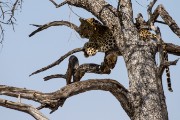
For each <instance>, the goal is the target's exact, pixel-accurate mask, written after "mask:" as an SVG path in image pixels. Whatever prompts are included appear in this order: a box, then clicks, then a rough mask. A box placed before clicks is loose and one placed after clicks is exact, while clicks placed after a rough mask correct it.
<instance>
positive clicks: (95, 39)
mask: <svg viewBox="0 0 180 120" xmlns="http://www.w3.org/2000/svg"><path fill="white" fill-rule="evenodd" d="M79 20H80V22H81V24H80V26H79V33H80V36H81V37H82V38H88V39H89V41H88V42H86V43H85V44H84V46H83V51H84V56H85V57H89V56H94V55H95V54H96V53H97V52H104V53H105V57H104V62H102V64H101V70H102V71H104V72H108V71H109V70H110V69H113V68H114V67H115V64H116V61H117V57H118V54H115V53H112V51H114V50H116V51H117V50H118V49H117V46H116V42H115V39H114V37H113V35H112V33H111V31H110V30H109V28H108V27H106V26H104V25H102V24H101V23H100V22H99V21H97V20H95V19H94V18H89V19H81V18H80V19H79Z"/></svg>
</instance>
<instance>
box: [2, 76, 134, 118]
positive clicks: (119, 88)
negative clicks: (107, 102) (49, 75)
mask: <svg viewBox="0 0 180 120" xmlns="http://www.w3.org/2000/svg"><path fill="white" fill-rule="evenodd" d="M90 90H103V91H109V92H111V93H112V94H113V95H114V96H115V97H116V99H117V100H118V101H119V102H120V103H121V105H122V107H123V109H124V110H125V111H126V112H127V114H128V115H129V116H131V117H132V115H133V107H132V105H131V103H130V101H129V99H128V90H127V89H126V88H125V87H124V86H123V85H121V84H120V83H119V82H117V81H115V80H112V79H94V80H92V79H91V80H86V81H80V82H75V83H72V84H69V85H67V86H65V87H63V88H61V89H60V90H58V91H56V92H53V93H41V92H38V91H34V90H27V89H24V88H17V87H10V86H5V85H0V94H1V95H7V96H12V97H18V96H19V94H21V98H24V99H30V100H33V101H36V102H39V103H41V107H39V108H42V106H44V107H47V108H50V109H51V110H52V111H55V110H56V109H58V107H59V106H62V105H63V104H64V102H65V100H66V99H67V98H69V97H71V96H74V95H77V94H80V93H83V92H86V91H90Z"/></svg>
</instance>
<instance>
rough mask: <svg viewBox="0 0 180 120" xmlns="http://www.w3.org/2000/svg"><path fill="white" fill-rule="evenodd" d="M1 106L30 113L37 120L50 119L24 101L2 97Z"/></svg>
mask: <svg viewBox="0 0 180 120" xmlns="http://www.w3.org/2000/svg"><path fill="white" fill-rule="evenodd" d="M0 106H3V107H6V108H10V109H14V110H18V111H22V112H25V113H28V114H30V115H31V116H33V117H34V118H35V119H36V120H48V118H47V117H45V116H44V115H43V114H42V113H41V112H40V111H39V110H37V109H36V108H34V107H33V106H30V105H27V104H24V103H19V102H12V101H8V100H4V99H0Z"/></svg>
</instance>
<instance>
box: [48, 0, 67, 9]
mask: <svg viewBox="0 0 180 120" xmlns="http://www.w3.org/2000/svg"><path fill="white" fill-rule="evenodd" d="M49 1H50V2H52V3H53V4H54V5H55V6H56V8H58V7H61V6H63V5H65V4H67V1H64V2H62V3H60V4H59V5H58V4H57V3H56V2H54V0H49Z"/></svg>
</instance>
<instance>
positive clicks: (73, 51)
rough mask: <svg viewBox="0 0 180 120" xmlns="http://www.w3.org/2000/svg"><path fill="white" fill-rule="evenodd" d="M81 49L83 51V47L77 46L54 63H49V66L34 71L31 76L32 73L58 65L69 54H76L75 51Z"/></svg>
mask: <svg viewBox="0 0 180 120" xmlns="http://www.w3.org/2000/svg"><path fill="white" fill-rule="evenodd" d="M80 51H82V48H76V49H74V50H71V51H69V52H68V53H66V54H65V55H63V56H61V57H60V58H59V59H58V60H57V61H55V62H53V63H52V64H50V65H48V66H46V67H43V68H41V69H39V70H37V71H35V72H33V73H32V74H31V75H29V76H32V75H34V74H37V73H40V72H43V71H45V70H47V69H50V68H52V67H54V66H56V65H59V64H60V63H61V62H62V61H63V60H64V59H65V58H67V57H68V56H70V55H72V54H74V53H76V52H80Z"/></svg>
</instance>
